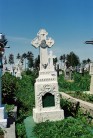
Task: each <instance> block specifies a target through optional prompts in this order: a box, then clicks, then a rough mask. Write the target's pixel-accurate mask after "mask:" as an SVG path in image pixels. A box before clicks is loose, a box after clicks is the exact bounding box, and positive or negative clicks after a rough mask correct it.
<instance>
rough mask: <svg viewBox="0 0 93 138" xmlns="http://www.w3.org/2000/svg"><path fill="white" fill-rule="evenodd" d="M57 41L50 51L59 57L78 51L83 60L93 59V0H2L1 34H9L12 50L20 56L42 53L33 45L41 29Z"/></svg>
mask: <svg viewBox="0 0 93 138" xmlns="http://www.w3.org/2000/svg"><path fill="white" fill-rule="evenodd" d="M42 28H44V29H46V30H47V31H48V33H49V36H50V37H52V38H53V39H54V40H55V44H54V46H53V47H52V48H51V50H53V53H54V54H55V55H56V56H58V57H59V56H60V55H62V54H68V53H69V52H71V51H73V52H75V53H76V54H77V55H78V56H79V57H80V59H81V60H82V59H87V58H90V59H92V60H93V45H86V44H84V41H86V40H93V0H0V32H1V33H3V34H5V35H6V38H7V39H8V45H9V46H10V47H11V48H10V49H6V52H5V54H6V55H7V56H8V55H9V53H13V54H14V55H17V53H21V54H22V53H24V52H28V51H32V52H33V54H34V55H35V57H36V56H37V55H38V53H39V50H38V49H35V48H34V47H32V46H31V44H30V42H31V40H33V39H34V38H35V37H36V34H37V32H38V31H39V30H40V29H42Z"/></svg>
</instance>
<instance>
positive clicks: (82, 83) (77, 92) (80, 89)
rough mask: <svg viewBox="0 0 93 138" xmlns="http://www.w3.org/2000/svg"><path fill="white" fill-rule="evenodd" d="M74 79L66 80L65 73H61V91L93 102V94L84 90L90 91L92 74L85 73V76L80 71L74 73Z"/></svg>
mask: <svg viewBox="0 0 93 138" xmlns="http://www.w3.org/2000/svg"><path fill="white" fill-rule="evenodd" d="M73 80H74V81H66V80H65V79H64V74H62V75H60V76H59V78H58V83H59V91H60V92H65V93H67V94H69V95H71V96H72V97H75V98H78V99H81V100H84V101H88V102H91V103H93V95H91V94H87V93H84V91H89V88H90V75H89V74H88V73H85V74H84V76H82V75H81V74H79V73H73Z"/></svg>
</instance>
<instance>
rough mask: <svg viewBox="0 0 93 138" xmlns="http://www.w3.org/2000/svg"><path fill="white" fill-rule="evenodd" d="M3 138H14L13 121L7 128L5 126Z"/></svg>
mask: <svg viewBox="0 0 93 138" xmlns="http://www.w3.org/2000/svg"><path fill="white" fill-rule="evenodd" d="M4 138H16V136H15V122H14V123H13V124H11V125H10V127H9V128H5V136H4Z"/></svg>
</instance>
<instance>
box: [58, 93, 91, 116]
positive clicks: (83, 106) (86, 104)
mask: <svg viewBox="0 0 93 138" xmlns="http://www.w3.org/2000/svg"><path fill="white" fill-rule="evenodd" d="M60 94H61V96H62V97H63V98H64V99H67V100H68V101H70V102H72V103H77V102H79V103H80V108H81V109H82V110H83V111H87V112H89V113H90V115H91V116H93V104H92V103H89V102H86V101H82V100H80V99H76V98H73V97H72V96H70V95H68V94H66V93H64V92H60Z"/></svg>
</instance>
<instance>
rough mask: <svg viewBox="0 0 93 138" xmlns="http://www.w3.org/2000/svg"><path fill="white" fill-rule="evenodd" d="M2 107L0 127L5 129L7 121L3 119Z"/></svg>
mask: <svg viewBox="0 0 93 138" xmlns="http://www.w3.org/2000/svg"><path fill="white" fill-rule="evenodd" d="M4 114H5V112H4V107H0V127H1V128H6V127H7V119H4Z"/></svg>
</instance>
